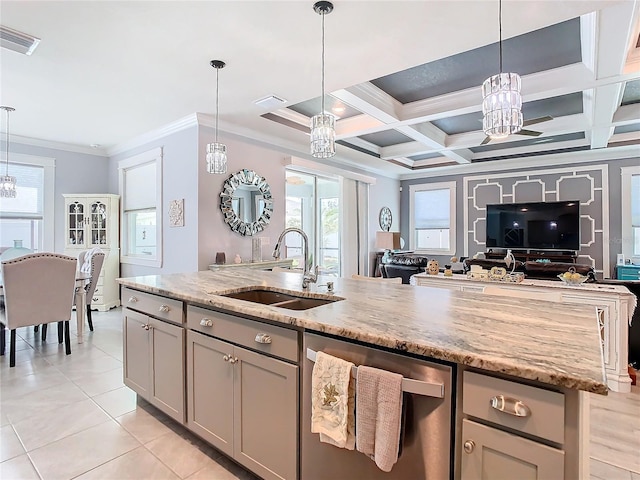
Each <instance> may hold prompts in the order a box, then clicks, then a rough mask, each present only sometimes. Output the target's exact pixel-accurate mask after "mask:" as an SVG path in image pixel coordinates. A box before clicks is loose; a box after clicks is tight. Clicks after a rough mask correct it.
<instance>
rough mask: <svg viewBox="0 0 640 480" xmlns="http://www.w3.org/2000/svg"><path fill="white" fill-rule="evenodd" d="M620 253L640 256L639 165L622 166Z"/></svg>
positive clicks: (626, 256)
mask: <svg viewBox="0 0 640 480" xmlns="http://www.w3.org/2000/svg"><path fill="white" fill-rule="evenodd" d="M621 170H622V253H623V254H624V256H625V258H631V257H633V256H640V167H622V169H621Z"/></svg>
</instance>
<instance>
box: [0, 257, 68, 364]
mask: <svg viewBox="0 0 640 480" xmlns="http://www.w3.org/2000/svg"><path fill="white" fill-rule="evenodd" d="M2 276H3V284H4V303H5V312H4V321H5V322H6V327H7V328H8V329H9V330H10V331H11V340H10V351H9V355H10V358H9V366H10V367H13V366H15V363H16V359H15V354H16V352H15V348H16V329H17V328H20V327H27V326H30V325H37V324H40V323H42V324H47V323H50V322H64V337H65V351H66V354H67V355H69V354H70V353H71V340H70V336H69V320H70V319H71V308H72V307H73V300H74V297H75V286H76V259H75V258H73V257H69V256H67V255H60V254H57V253H32V254H29V255H24V256H22V257H19V258H15V259H13V260H8V261H5V262H2ZM0 327H1V329H2V337H3V339H4V328H5V326H4V325H0ZM0 354H3V355H4V341H2V342H0Z"/></svg>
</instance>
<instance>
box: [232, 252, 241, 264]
mask: <svg viewBox="0 0 640 480" xmlns="http://www.w3.org/2000/svg"><path fill="white" fill-rule="evenodd" d="M233 263H242V257H241V256H240V254H239V253H236V258H234V259H233Z"/></svg>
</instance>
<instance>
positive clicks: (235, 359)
mask: <svg viewBox="0 0 640 480" xmlns="http://www.w3.org/2000/svg"><path fill="white" fill-rule="evenodd" d="M237 362H238V357H229V363H237Z"/></svg>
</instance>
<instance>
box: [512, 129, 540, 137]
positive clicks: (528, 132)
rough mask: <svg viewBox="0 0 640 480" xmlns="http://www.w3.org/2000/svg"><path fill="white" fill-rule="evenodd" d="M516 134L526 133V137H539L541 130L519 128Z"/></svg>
mask: <svg viewBox="0 0 640 480" xmlns="http://www.w3.org/2000/svg"><path fill="white" fill-rule="evenodd" d="M516 135H526V136H527V137H539V136H540V135H542V132H536V131H535V130H520V131H519V132H518V133H516Z"/></svg>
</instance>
